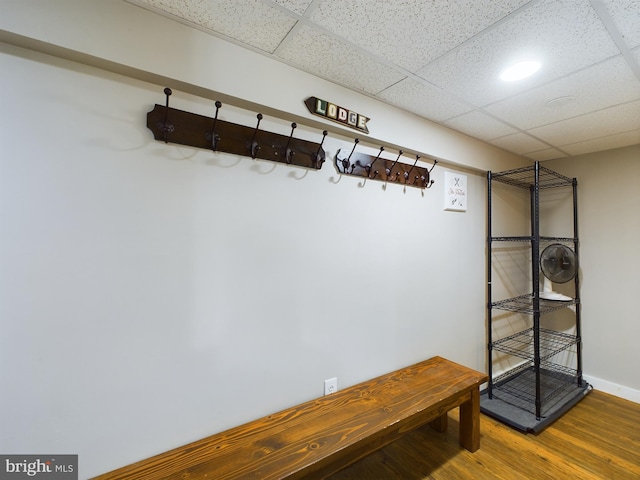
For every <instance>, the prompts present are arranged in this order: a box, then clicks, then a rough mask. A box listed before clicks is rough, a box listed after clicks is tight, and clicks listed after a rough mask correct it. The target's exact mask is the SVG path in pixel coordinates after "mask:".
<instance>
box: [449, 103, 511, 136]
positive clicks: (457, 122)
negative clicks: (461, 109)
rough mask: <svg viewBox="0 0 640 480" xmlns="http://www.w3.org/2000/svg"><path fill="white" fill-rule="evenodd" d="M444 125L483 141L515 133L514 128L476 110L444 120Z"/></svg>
mask: <svg viewBox="0 0 640 480" xmlns="http://www.w3.org/2000/svg"><path fill="white" fill-rule="evenodd" d="M444 124H445V125H447V126H448V127H451V128H453V129H454V130H458V131H459V132H462V133H466V134H467V135H471V136H472V137H476V138H484V139H491V138H497V137H503V136H505V135H509V134H512V133H517V130H516V129H515V128H513V127H511V126H509V125H507V124H505V123H503V122H501V121H499V120H496V119H495V118H493V117H491V116H489V115H487V114H485V113H483V112H481V111H478V110H474V111H472V112H469V113H465V114H463V115H459V116H457V117H455V118H451V119H449V120H446V121H445V122H444Z"/></svg>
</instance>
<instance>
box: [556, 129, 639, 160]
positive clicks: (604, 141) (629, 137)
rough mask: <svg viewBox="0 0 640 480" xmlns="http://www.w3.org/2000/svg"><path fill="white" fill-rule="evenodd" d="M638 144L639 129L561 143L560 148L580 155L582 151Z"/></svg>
mask: <svg viewBox="0 0 640 480" xmlns="http://www.w3.org/2000/svg"><path fill="white" fill-rule="evenodd" d="M638 144H640V129H637V130H632V131H629V132H624V133H616V134H614V135H607V136H605V137H600V138H593V139H590V140H586V141H584V142H579V143H573V144H570V145H563V146H562V149H563V150H564V151H566V152H567V153H569V154H571V155H582V154H584V153H591V152H600V151H602V150H611V149H613V148H620V147H626V146H628V145H638ZM639 160H640V157H639Z"/></svg>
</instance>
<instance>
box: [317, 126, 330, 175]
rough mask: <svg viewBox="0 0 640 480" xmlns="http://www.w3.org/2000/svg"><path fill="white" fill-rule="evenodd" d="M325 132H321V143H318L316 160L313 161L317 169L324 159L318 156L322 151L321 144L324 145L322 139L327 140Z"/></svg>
mask: <svg viewBox="0 0 640 480" xmlns="http://www.w3.org/2000/svg"><path fill="white" fill-rule="evenodd" d="M327 133H329V132H327V131H326V130H323V131H322V141H321V142H320V145H319V146H318V151H317V152H316V159H315V166H316V167H319V166H321V165H322V162H323V161H324V158H323V157H322V155H320V151H321V150H322V144H323V143H324V139H325V138H327Z"/></svg>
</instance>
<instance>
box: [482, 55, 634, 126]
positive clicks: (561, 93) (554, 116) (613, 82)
mask: <svg viewBox="0 0 640 480" xmlns="http://www.w3.org/2000/svg"><path fill="white" fill-rule="evenodd" d="M554 99H558V100H557V101H555V102H552V103H550V104H548V105H547V102H549V101H550V100H554ZM636 99H640V82H638V79H637V78H636V77H635V76H634V74H633V72H632V71H631V69H630V68H629V65H628V64H627V62H626V61H625V59H624V58H623V57H622V56H617V57H615V58H613V59H611V60H607V61H605V62H602V63H599V64H597V65H594V66H593V67H590V68H586V69H584V70H581V71H579V72H577V73H574V74H572V75H569V76H566V77H563V78H561V79H559V80H556V81H553V82H551V83H548V84H546V85H544V86H541V87H537V88H534V89H532V90H529V91H527V92H524V93H521V94H519V95H516V96H514V97H511V98H508V99H506V100H502V101H500V102H497V103H494V104H492V105H489V106H487V107H485V110H487V111H488V112H491V113H492V114H493V115H495V116H497V117H499V118H503V119H508V120H509V121H510V122H512V123H513V124H514V125H515V126H517V127H519V128H521V129H530V128H534V127H539V126H541V125H545V124H549V123H554V122H558V121H560V120H565V119H567V118H571V117H576V116H578V115H582V114H584V113H587V112H591V111H594V110H600V109H603V108H605V107H608V106H610V105H617V104H621V103H626V102H629V101H632V100H636Z"/></svg>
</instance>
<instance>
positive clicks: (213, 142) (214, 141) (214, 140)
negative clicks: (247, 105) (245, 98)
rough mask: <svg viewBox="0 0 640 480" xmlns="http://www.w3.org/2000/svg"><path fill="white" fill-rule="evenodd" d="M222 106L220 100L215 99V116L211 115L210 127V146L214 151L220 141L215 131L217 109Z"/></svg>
mask: <svg viewBox="0 0 640 480" xmlns="http://www.w3.org/2000/svg"><path fill="white" fill-rule="evenodd" d="M220 107H222V102H220V100H216V116H215V117H213V127H211V148H212V149H213V151H214V152H215V151H216V149H217V148H218V142H219V141H220V135H218V134H217V133H216V123H217V122H218V110H220Z"/></svg>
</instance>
